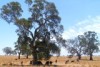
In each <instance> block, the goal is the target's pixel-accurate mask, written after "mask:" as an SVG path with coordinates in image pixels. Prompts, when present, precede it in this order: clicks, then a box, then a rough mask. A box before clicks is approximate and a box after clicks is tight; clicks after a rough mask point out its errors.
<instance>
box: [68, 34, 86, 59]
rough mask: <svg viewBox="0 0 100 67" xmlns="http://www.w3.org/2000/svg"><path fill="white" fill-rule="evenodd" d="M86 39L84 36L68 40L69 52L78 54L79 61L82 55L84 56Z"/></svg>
mask: <svg viewBox="0 0 100 67" xmlns="http://www.w3.org/2000/svg"><path fill="white" fill-rule="evenodd" d="M83 42H84V37H83V35H79V36H78V37H76V38H75V39H69V40H67V42H66V43H67V49H68V52H69V53H71V54H72V55H73V54H77V56H78V59H79V60H80V59H81V55H82V54H83V51H84V48H85V45H84V43H83Z"/></svg>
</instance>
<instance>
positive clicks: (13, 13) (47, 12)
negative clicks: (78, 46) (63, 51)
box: [0, 0, 65, 61]
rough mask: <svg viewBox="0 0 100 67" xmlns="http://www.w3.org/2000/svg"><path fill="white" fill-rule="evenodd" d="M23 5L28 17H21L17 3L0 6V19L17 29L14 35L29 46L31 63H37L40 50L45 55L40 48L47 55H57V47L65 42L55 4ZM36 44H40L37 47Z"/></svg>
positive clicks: (37, 0) (31, 1)
mask: <svg viewBox="0 0 100 67" xmlns="http://www.w3.org/2000/svg"><path fill="white" fill-rule="evenodd" d="M25 3H26V4H28V9H29V12H30V13H29V14H30V17H28V18H24V17H22V13H23V11H24V10H23V9H22V8H21V4H20V3H19V2H10V3H7V4H6V5H3V6H2V8H1V10H0V12H1V13H0V16H1V18H2V19H4V20H5V21H6V22H8V23H13V24H14V25H16V26H17V27H18V28H17V30H16V33H17V34H18V36H21V38H22V41H23V42H27V43H28V45H29V46H30V49H31V51H32V56H33V61H37V53H39V51H40V50H41V51H43V52H44V53H45V51H44V49H41V48H45V50H46V51H48V52H49V54H51V53H59V51H60V50H59V47H58V46H59V45H60V46H64V45H65V40H63V38H62V35H61V34H62V32H63V26H62V25H61V23H60V21H61V18H60V17H59V13H58V10H57V9H56V6H55V4H54V3H52V2H47V1H46V0H25ZM37 42H39V43H41V42H42V44H41V45H40V44H39V45H40V46H38V44H37ZM43 45H45V46H43ZM50 45H52V46H51V47H50ZM54 47H55V48H54ZM45 54H48V53H45ZM46 56H47V55H46Z"/></svg>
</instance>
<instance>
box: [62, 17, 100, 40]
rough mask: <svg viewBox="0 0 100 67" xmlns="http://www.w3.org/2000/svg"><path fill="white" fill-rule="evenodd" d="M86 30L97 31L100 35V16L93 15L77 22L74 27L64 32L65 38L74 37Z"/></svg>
mask: <svg viewBox="0 0 100 67" xmlns="http://www.w3.org/2000/svg"><path fill="white" fill-rule="evenodd" d="M86 31H95V32H96V33H97V34H98V35H99V36H100V16H96V17H91V16H89V17H88V18H87V19H85V20H82V21H79V22H77V24H76V25H75V26H73V27H70V28H69V29H67V30H66V31H64V33H63V37H64V38H65V39H69V38H74V37H76V36H77V35H81V34H83V33H84V32H86Z"/></svg>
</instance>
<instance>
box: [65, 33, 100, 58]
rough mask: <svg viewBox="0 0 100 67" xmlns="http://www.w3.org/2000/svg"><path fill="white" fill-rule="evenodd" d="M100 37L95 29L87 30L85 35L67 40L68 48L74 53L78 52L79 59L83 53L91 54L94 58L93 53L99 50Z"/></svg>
mask: <svg viewBox="0 0 100 67" xmlns="http://www.w3.org/2000/svg"><path fill="white" fill-rule="evenodd" d="M99 45H100V42H99V39H98V36H97V33H96V32H94V31H87V32H85V33H84V34H83V35H78V36H77V37H75V38H74V39H68V40H66V48H67V50H68V52H69V53H71V54H72V55H74V54H76V55H77V56H78V59H81V56H82V55H89V56H90V60H93V53H96V52H99Z"/></svg>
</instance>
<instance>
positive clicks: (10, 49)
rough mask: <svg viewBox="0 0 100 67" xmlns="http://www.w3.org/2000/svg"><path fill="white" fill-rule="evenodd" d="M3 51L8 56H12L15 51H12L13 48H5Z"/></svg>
mask: <svg viewBox="0 0 100 67" xmlns="http://www.w3.org/2000/svg"><path fill="white" fill-rule="evenodd" d="M2 50H3V52H4V53H5V54H6V55H11V54H12V52H13V50H12V48H11V47H5V48H3V49H2Z"/></svg>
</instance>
